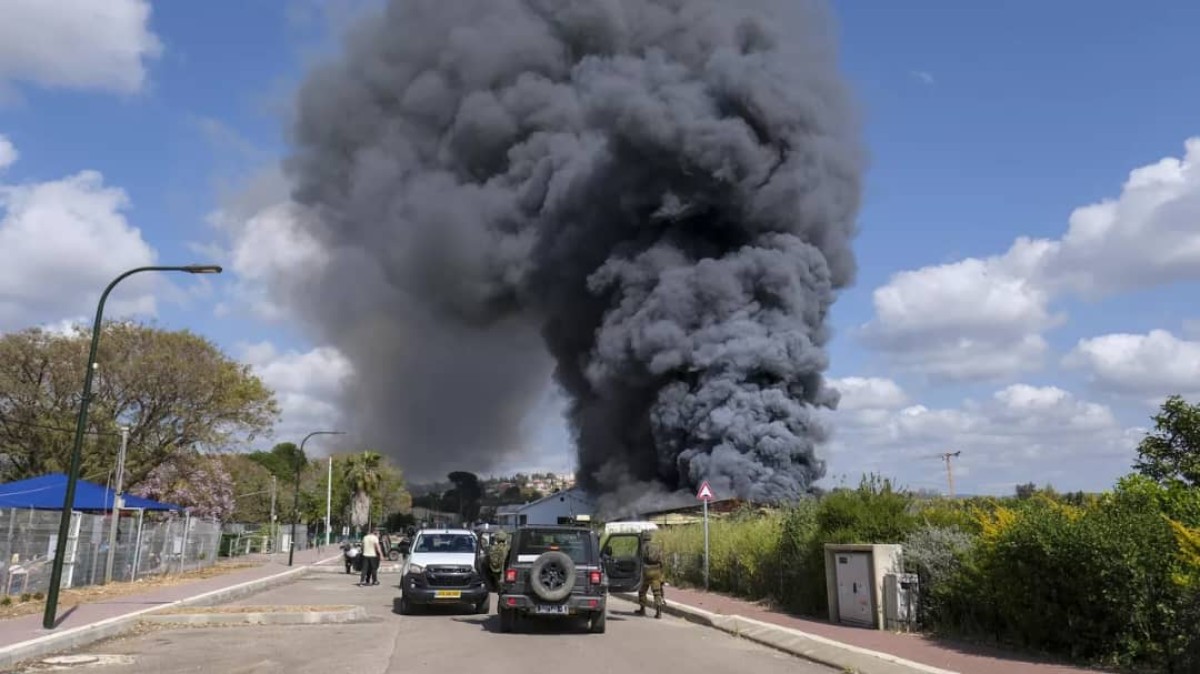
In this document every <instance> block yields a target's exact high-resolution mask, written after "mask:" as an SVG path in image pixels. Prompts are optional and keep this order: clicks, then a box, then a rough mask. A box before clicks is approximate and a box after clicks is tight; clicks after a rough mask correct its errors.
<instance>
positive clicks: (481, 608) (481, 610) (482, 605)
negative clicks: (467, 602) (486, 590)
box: [475, 594, 492, 615]
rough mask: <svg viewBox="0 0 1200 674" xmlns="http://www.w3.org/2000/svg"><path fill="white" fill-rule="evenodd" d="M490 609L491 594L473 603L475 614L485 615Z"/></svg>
mask: <svg viewBox="0 0 1200 674" xmlns="http://www.w3.org/2000/svg"><path fill="white" fill-rule="evenodd" d="M491 611H492V596H491V595H490V594H489V595H488V596H486V597H484V598H483V600H482V601H480V602H479V603H478V604H476V605H475V613H476V614H477V615H487V614H488V613H491Z"/></svg>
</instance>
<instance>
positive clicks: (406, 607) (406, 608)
mask: <svg viewBox="0 0 1200 674" xmlns="http://www.w3.org/2000/svg"><path fill="white" fill-rule="evenodd" d="M412 612H413V610H412V604H411V603H409V601H408V597H405V596H404V595H403V594H401V595H400V615H412Z"/></svg>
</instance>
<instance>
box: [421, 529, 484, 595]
mask: <svg viewBox="0 0 1200 674" xmlns="http://www.w3.org/2000/svg"><path fill="white" fill-rule="evenodd" d="M489 599H490V595H489V594H488V587H487V584H486V583H485V582H484V579H483V576H482V575H481V574H480V573H479V539H478V538H477V537H476V536H475V532H473V531H471V530H469V529H423V530H421V531H419V532H417V535H416V536H415V537H414V538H413V542H412V546H411V547H410V548H409V554H408V559H407V560H405V562H404V568H403V569H402V570H401V580H400V613H401V615H408V614H411V613H412V612H413V611H414V610H415V609H416V608H417V607H420V606H428V605H431V604H457V605H467V606H471V607H472V608H473V609H474V610H475V612H476V613H479V614H486V613H487V612H488V611H489V610H490V608H491V606H490V601H489Z"/></svg>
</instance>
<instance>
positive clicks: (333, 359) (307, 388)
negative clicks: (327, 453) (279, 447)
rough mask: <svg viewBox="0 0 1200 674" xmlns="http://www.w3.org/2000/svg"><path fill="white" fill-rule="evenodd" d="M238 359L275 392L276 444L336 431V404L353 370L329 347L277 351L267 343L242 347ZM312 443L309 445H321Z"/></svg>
mask: <svg viewBox="0 0 1200 674" xmlns="http://www.w3.org/2000/svg"><path fill="white" fill-rule="evenodd" d="M240 358H241V360H242V361H244V362H246V363H248V364H249V365H250V367H251V368H252V369H253V371H254V372H255V374H257V375H258V376H259V377H260V378H261V379H262V380H263V383H265V384H266V385H267V386H269V387H270V388H271V389H272V390H274V391H275V396H276V399H277V400H278V402H279V406H280V410H281V412H282V417H281V419H280V423H279V424H278V425H277V426H276V428H275V433H274V440H275V441H277V442H286V441H292V442H299V440H300V438H302V437H304V436H305V435H307V434H308V433H309V432H311V431H315V430H332V429H336V428H337V425H338V422H339V418H340V414H339V411H338V405H339V404H340V402H341V396H342V393H343V391H344V389H345V386H346V383H347V380H348V379H349V378H350V376H351V375H352V374H353V371H354V370H353V367H352V366H351V365H350V361H348V360H347V359H346V358H345V356H343V355H342V354H341V353H340V352H339V351H338V350H337V349H334V348H332V347H327V346H323V347H317V348H314V349H312V350H310V351H305V352H301V351H295V350H291V351H280V350H279V349H278V348H277V347H275V346H274V345H273V344H271V343H270V342H260V343H257V344H247V345H243V346H242V347H241V349H240ZM318 441H319V438H314V439H313V440H312V443H311V446H310V447H309V449H311V448H312V447H317V446H319V445H320V444H321V443H320V442H318Z"/></svg>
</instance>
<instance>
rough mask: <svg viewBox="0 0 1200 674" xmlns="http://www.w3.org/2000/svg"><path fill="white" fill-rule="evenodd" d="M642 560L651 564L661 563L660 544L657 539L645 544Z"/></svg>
mask: <svg viewBox="0 0 1200 674" xmlns="http://www.w3.org/2000/svg"><path fill="white" fill-rule="evenodd" d="M642 560H643V561H644V562H645V563H646V564H650V565H651V566H657V565H659V564H662V546H660V545H659V544H658V541H650V542H649V543H647V544H646V547H645V550H644V551H643V554H642Z"/></svg>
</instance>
